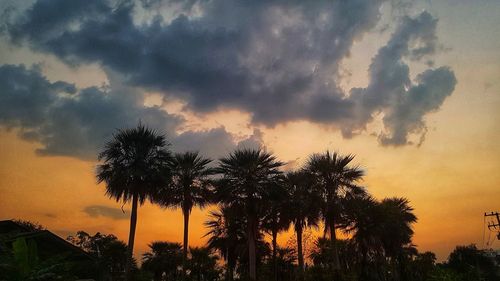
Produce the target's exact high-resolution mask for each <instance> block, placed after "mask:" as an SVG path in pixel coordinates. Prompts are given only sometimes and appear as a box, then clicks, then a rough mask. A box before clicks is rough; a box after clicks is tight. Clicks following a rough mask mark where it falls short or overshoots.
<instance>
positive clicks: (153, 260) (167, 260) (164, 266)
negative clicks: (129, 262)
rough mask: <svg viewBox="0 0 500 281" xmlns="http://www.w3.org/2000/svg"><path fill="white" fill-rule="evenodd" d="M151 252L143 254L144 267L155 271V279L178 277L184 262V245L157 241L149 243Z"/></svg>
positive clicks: (157, 280) (156, 280) (158, 280)
mask: <svg viewBox="0 0 500 281" xmlns="http://www.w3.org/2000/svg"><path fill="white" fill-rule="evenodd" d="M148 246H149V248H150V251H149V252H146V253H144V254H143V257H142V267H143V268H144V269H145V270H147V271H150V272H152V273H153V276H154V280H155V281H160V280H164V279H163V276H164V275H165V277H166V279H167V280H172V279H174V280H175V279H176V278H177V277H178V275H179V274H178V267H179V266H180V265H181V264H182V247H181V244H179V243H171V242H164V241H155V242H152V243H151V244H149V245H148Z"/></svg>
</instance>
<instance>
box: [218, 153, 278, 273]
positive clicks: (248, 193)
mask: <svg viewBox="0 0 500 281" xmlns="http://www.w3.org/2000/svg"><path fill="white" fill-rule="evenodd" d="M282 165H283V163H282V162H280V161H278V160H277V159H276V157H275V156H273V155H272V154H271V153H267V152H264V151H263V150H261V149H256V150H252V149H238V150H236V151H234V152H232V153H231V154H230V155H229V156H227V157H225V158H222V159H220V160H219V167H218V169H217V171H218V173H220V174H222V176H223V177H222V180H221V184H219V186H218V191H217V192H218V194H219V195H222V196H220V197H219V199H220V201H221V203H222V204H227V205H234V206H240V207H241V208H243V210H245V214H246V217H247V238H248V258H249V277H250V280H255V279H256V277H257V276H256V275H257V271H256V241H257V237H258V236H259V218H258V215H259V207H260V206H262V205H263V203H264V202H265V201H266V197H267V195H268V187H269V186H270V184H271V183H272V182H273V180H274V179H275V177H277V176H279V175H281V171H280V170H279V168H280V167H281V166H282Z"/></svg>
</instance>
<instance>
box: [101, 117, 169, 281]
mask: <svg viewBox="0 0 500 281" xmlns="http://www.w3.org/2000/svg"><path fill="white" fill-rule="evenodd" d="M168 146H169V144H168V143H167V141H166V139H165V136H164V135H162V134H159V133H157V132H156V131H155V130H152V129H150V128H147V127H146V126H144V125H142V124H139V125H138V126H137V127H136V128H132V129H125V130H119V131H118V133H116V134H114V135H113V138H112V139H111V140H110V141H108V142H107V143H106V145H105V147H104V150H103V151H102V152H101V153H100V154H99V155H98V159H99V161H102V162H103V163H102V164H100V165H98V166H97V173H96V177H97V181H98V183H101V182H104V183H105V184H106V194H107V195H108V196H109V197H110V198H114V199H116V201H123V202H124V203H127V202H130V201H132V211H131V215H130V232H129V239H128V259H129V261H128V262H127V265H126V267H125V275H126V278H127V280H129V279H130V268H131V262H132V255H133V250H134V239H135V229H136V224H137V207H138V205H142V204H143V203H144V201H145V200H146V199H148V198H149V199H151V198H152V197H153V196H154V194H155V193H157V191H158V190H159V189H160V188H162V187H163V186H165V185H166V184H168V175H169V168H168V162H169V161H170V158H171V153H170V150H169V149H168Z"/></svg>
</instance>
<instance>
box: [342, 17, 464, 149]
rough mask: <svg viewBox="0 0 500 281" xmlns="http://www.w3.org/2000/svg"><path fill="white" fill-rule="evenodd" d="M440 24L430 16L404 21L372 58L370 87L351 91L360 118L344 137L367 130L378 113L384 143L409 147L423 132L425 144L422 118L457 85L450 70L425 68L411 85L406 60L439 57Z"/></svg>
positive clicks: (351, 122)
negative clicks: (379, 114)
mask: <svg viewBox="0 0 500 281" xmlns="http://www.w3.org/2000/svg"><path fill="white" fill-rule="evenodd" d="M436 24H437V20H436V19H434V18H433V17H432V16H431V15H430V14H429V13H427V12H422V13H421V14H420V15H418V16H417V17H415V18H410V17H405V18H404V19H403V21H402V24H401V25H400V26H399V28H398V29H397V30H396V31H395V32H394V34H393V35H392V37H391V39H390V40H389V42H388V43H387V45H385V46H384V47H382V48H381V49H380V50H379V51H378V53H377V55H375V57H374V58H373V60H372V63H371V65H370V68H369V74H370V82H369V85H368V87H367V88H355V89H352V90H351V94H350V97H349V100H350V101H352V102H353V104H354V108H355V111H356V114H353V118H351V119H350V120H348V121H347V122H346V125H347V124H348V125H347V126H344V127H343V133H344V135H345V136H347V137H349V136H351V135H352V134H353V132H356V131H359V130H363V129H365V128H366V125H367V124H368V123H370V122H371V121H372V120H373V117H374V114H376V113H383V114H384V117H383V124H384V127H385V132H383V133H381V134H380V135H379V140H380V142H381V144H383V145H395V146H397V145H405V144H411V142H409V141H408V136H409V135H410V134H420V136H421V140H422V141H423V138H424V135H425V132H426V127H425V122H424V117H425V116H426V114H427V113H429V112H433V111H436V110H438V109H439V107H440V106H441V105H442V104H443V102H444V100H445V99H446V97H448V96H449V95H451V93H452V92H453V90H454V88H455V84H456V82H457V81H456V79H455V75H454V73H453V72H452V71H451V70H450V69H449V68H447V67H439V68H436V69H427V70H425V71H424V72H423V73H420V74H418V75H417V78H416V81H414V82H412V81H411V77H410V68H409V66H408V64H407V63H405V62H404V59H411V60H421V59H422V58H424V57H426V56H429V55H432V54H434V53H435V51H436V49H437V47H436V46H437V43H436V40H437V38H436V36H435V29H436Z"/></svg>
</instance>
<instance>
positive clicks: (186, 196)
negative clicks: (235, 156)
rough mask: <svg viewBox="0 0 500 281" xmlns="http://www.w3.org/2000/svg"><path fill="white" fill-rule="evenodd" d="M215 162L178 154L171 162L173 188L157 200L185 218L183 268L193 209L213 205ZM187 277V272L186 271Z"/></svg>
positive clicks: (194, 155)
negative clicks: (213, 165) (211, 165)
mask: <svg viewBox="0 0 500 281" xmlns="http://www.w3.org/2000/svg"><path fill="white" fill-rule="evenodd" d="M210 162H212V160H210V159H208V158H203V157H202V156H200V155H199V153H198V152H185V153H176V154H175V155H174V157H173V158H172V161H171V162H170V170H171V173H172V182H171V186H170V187H169V188H168V189H166V194H163V193H160V195H159V196H157V198H156V199H155V202H156V203H159V204H160V205H161V206H164V207H171V208H177V207H180V208H181V209H182V215H183V216H184V242H183V265H184V267H185V266H186V262H187V254H188V245H189V244H188V237H189V236H188V233H189V215H190V214H191V210H192V209H193V207H195V206H198V207H201V208H203V207H204V206H205V205H206V204H208V203H209V202H210V200H209V199H210V187H211V184H210V182H211V181H210V179H209V176H210V175H213V174H214V172H215V171H214V169H212V168H210V167H208V165H209V164H210ZM183 274H185V270H184V268H183Z"/></svg>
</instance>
